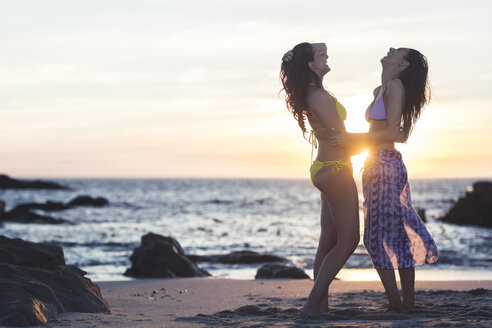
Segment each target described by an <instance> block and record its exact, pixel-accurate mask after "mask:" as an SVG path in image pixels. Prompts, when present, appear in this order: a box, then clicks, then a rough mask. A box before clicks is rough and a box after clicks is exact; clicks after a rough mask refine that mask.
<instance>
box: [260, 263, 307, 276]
mask: <svg viewBox="0 0 492 328" xmlns="http://www.w3.org/2000/svg"><path fill="white" fill-rule="evenodd" d="M278 278H290V279H311V278H310V277H309V276H308V275H307V274H306V272H304V270H302V269H300V268H297V267H293V266H288V265H285V264H282V263H267V264H264V265H262V266H261V267H260V268H259V269H258V271H256V276H255V279H278Z"/></svg>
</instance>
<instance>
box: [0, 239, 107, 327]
mask: <svg viewBox="0 0 492 328" xmlns="http://www.w3.org/2000/svg"><path fill="white" fill-rule="evenodd" d="M84 275H85V272H84V271H82V270H80V269H78V268H76V267H74V266H67V265H65V258H64V256H63V250H62V249H61V248H60V247H57V246H51V245H46V244H38V243H30V242H26V241H23V240H21V239H10V238H7V237H4V236H0V290H1V291H2V292H1V293H0V325H5V326H36V325H43V324H45V323H46V322H47V321H49V320H50V319H54V318H55V317H56V316H57V315H58V313H62V312H89V313H95V312H106V313H110V312H111V309H110V307H109V305H108V303H106V301H105V300H104V299H103V298H102V295H101V292H100V290H99V287H98V286H97V285H95V284H93V283H92V281H91V280H90V279H88V278H85V277H84Z"/></svg>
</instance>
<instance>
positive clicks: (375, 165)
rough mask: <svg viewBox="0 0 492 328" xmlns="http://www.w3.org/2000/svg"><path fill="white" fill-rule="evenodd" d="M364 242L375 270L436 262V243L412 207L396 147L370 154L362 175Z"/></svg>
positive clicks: (406, 181)
mask: <svg viewBox="0 0 492 328" xmlns="http://www.w3.org/2000/svg"><path fill="white" fill-rule="evenodd" d="M362 187H363V192H364V224H365V227H364V245H365V246H366V249H367V251H368V252H369V256H370V257H371V259H372V263H373V264H374V267H375V268H376V269H405V268H412V267H415V266H419V265H423V264H429V263H433V262H436V261H437V257H438V251H437V246H436V243H435V242H434V240H433V239H432V237H431V236H430V234H429V232H428V231H427V229H426V228H425V225H424V223H423V222H422V220H421V219H420V217H419V216H418V215H417V213H416V212H415V210H414V209H413V207H412V201H411V197H410V186H409V184H408V177H407V169H406V168H405V164H403V161H402V158H401V154H400V152H398V151H397V150H387V149H378V150H376V151H373V152H372V153H371V154H369V156H368V158H367V160H366V162H365V164H364V173H363V175H362Z"/></svg>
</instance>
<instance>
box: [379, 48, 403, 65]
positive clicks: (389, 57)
mask: <svg viewBox="0 0 492 328" xmlns="http://www.w3.org/2000/svg"><path fill="white" fill-rule="evenodd" d="M407 54H408V49H407V48H398V49H395V48H389V51H388V53H387V54H386V56H384V57H383V58H381V63H384V64H396V65H401V64H407V63H408V62H407V60H406V59H405V56H406V55H407Z"/></svg>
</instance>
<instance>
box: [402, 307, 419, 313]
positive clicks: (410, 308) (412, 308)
mask: <svg viewBox="0 0 492 328" xmlns="http://www.w3.org/2000/svg"><path fill="white" fill-rule="evenodd" d="M415 311H417V309H416V308H415V306H404V307H402V308H401V310H400V312H401V313H412V312H415Z"/></svg>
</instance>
